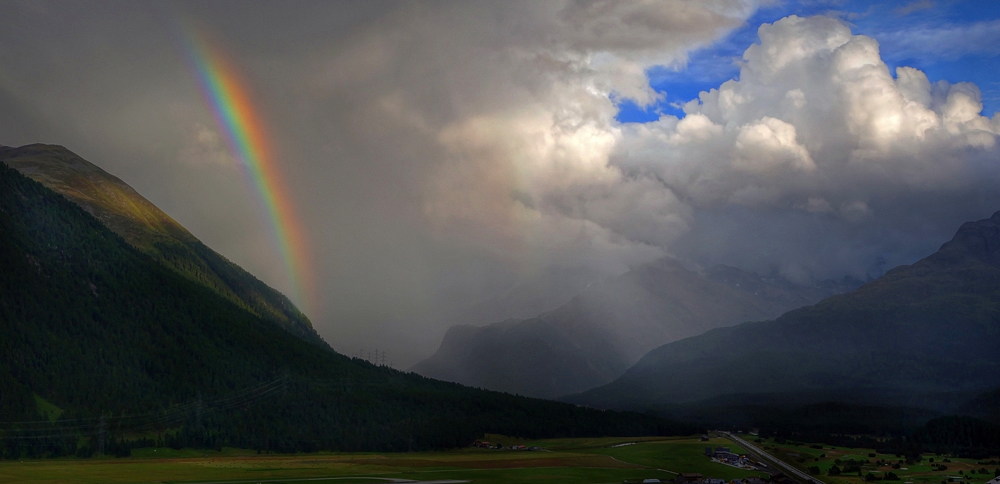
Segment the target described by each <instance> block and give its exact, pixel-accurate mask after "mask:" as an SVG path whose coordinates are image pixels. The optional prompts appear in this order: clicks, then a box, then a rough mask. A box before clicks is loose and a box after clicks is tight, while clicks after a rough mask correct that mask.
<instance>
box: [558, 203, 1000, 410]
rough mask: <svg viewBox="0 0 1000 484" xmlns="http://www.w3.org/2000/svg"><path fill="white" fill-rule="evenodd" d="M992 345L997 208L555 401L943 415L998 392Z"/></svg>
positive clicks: (999, 286) (997, 357)
mask: <svg viewBox="0 0 1000 484" xmlns="http://www.w3.org/2000/svg"><path fill="white" fill-rule="evenodd" d="M998 347H1000V212H997V213H995V214H994V215H993V216H992V217H991V218H988V219H984V220H979V221H976V222H967V223H965V224H963V225H962V226H961V228H959V229H958V231H957V233H956V234H955V236H954V238H952V239H951V240H950V241H948V242H947V243H945V244H944V245H942V246H941V248H940V250H938V251H937V252H935V253H934V254H931V255H930V256H928V257H926V258H924V259H922V260H920V261H918V262H916V263H914V264H912V265H908V266H900V267H896V268H894V269H892V270H890V271H889V272H888V273H886V274H885V275H884V276H883V277H881V278H879V279H878V280H875V281H872V282H870V283H868V284H866V285H864V286H862V287H861V288H858V289H857V290H855V291H852V292H849V293H847V294H843V295H839V296H834V297H831V298H828V299H826V300H824V301H822V302H820V303H818V304H816V305H813V306H810V307H805V308H801V309H798V310H795V311H791V312H789V313H786V314H784V315H782V316H781V317H779V318H777V319H775V320H771V321H760V322H748V323H744V324H741V325H738V326H735V327H730V328H718V329H714V330H711V331H708V332H706V333H705V334H702V335H700V336H695V337H692V338H687V339H684V340H680V341H675V342H673V343H670V344H667V345H664V346H661V347H659V348H657V349H655V350H653V351H650V352H649V353H648V354H647V355H645V356H644V357H643V358H642V359H641V360H639V362H638V363H636V364H635V365H634V366H633V367H632V368H630V369H629V370H628V371H627V372H626V373H625V374H624V375H623V376H622V377H621V378H619V379H617V380H615V381H614V382H612V383H609V384H607V385H605V386H602V387H599V388H595V389H593V390H590V391H587V392H583V393H581V394H579V395H574V396H571V397H567V398H566V399H565V400H566V401H570V402H574V403H580V404H586V405H592V406H597V407H602V408H619V409H620V408H630V409H649V408H657V407H661V408H662V407H664V406H668V405H671V404H681V403H693V402H697V401H700V400H706V399H713V398H715V399H718V398H720V397H726V398H727V399H728V401H731V402H738V401H743V402H748V403H755V402H767V403H771V404H774V403H782V402H799V403H801V402H807V401H809V400H812V401H828V400H839V401H847V402H852V403H858V402H867V403H871V404H881V405H890V404H908V405H916V406H928V405H930V406H934V405H935V404H942V402H943V404H944V406H945V407H947V406H948V405H950V406H951V408H955V407H957V404H959V403H962V402H963V401H965V400H968V399H969V398H971V397H972V396H974V395H975V394H977V393H981V392H984V391H987V390H991V389H995V388H997V387H1000V353H998V352H997V348H998ZM984 398H985V397H984ZM987 400H989V399H987ZM995 400H996V398H995V396H994V397H993V398H992V401H994V403H995ZM928 402H930V403H928ZM982 407H983V405H982V402H980V404H979V406H978V407H977V408H978V410H977V411H978V412H980V413H986V411H985V410H984V409H983V408H982ZM993 411H994V412H995V410H993Z"/></svg>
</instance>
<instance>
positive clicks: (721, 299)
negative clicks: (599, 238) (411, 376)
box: [412, 259, 843, 398]
mask: <svg viewBox="0 0 1000 484" xmlns="http://www.w3.org/2000/svg"><path fill="white" fill-rule="evenodd" d="M842 290H843V289H842V286H841V285H838V284H828V285H825V286H817V287H800V286H796V285H794V284H791V283H789V282H787V281H784V280H780V279H775V278H764V277H761V276H759V275H756V274H752V273H747V272H743V271H741V270H739V269H736V268H733V267H725V266H719V267H715V268H713V269H711V270H708V271H702V272H696V271H692V270H689V269H686V268H685V267H684V266H682V265H681V264H680V263H679V262H677V261H675V260H672V259H662V260H660V261H656V262H654V263H650V264H646V265H643V266H640V267H635V268H632V269H631V270H630V271H629V272H627V273H625V274H623V275H621V276H619V277H616V278H610V279H605V280H601V281H598V282H595V283H593V284H591V285H590V287H588V288H587V289H586V290H584V291H583V292H582V293H580V294H579V295H577V296H576V297H574V298H573V299H571V300H570V301H569V302H568V303H566V304H564V305H563V306H561V307H559V308H557V309H555V310H553V311H550V312H547V313H544V314H542V315H540V316H537V317H535V318H530V319H521V320H518V319H509V320H507V321H503V322H500V323H495V324H491V325H487V326H484V327H476V326H471V325H459V326H455V327H452V328H450V329H449V330H448V332H447V333H446V334H445V337H444V340H443V341H442V342H441V346H440V347H439V348H438V350H437V352H436V353H435V354H434V355H433V356H431V357H430V358H428V359H426V360H424V361H422V362H420V363H418V364H417V365H415V366H414V367H413V368H412V369H413V371H415V372H417V373H420V374H422V375H425V376H428V377H431V378H437V379H441V380H447V381H454V382H458V383H462V384H465V385H470V386H477V387H483V388H488V389H492V390H498V391H505V392H511V393H517V394H522V395H529V396H534V397H541V398H553V397H557V396H561V395H566V394H570V393H574V392H580V391H583V390H586V389H589V388H593V387H595V386H598V385H602V384H605V383H608V382H610V381H612V380H614V379H615V378H617V377H618V376H620V375H621V374H622V373H624V372H625V370H626V369H628V367H629V366H631V365H632V364H633V363H635V362H636V360H638V359H639V358H640V357H641V356H642V355H643V354H645V353H646V352H647V351H649V350H651V349H653V348H655V347H656V346H659V345H660V344H663V343H666V342H669V341H674V340H677V339H681V338H685V337H688V336H693V335H695V334H699V333H703V332H705V331H706V330H708V329H712V328H716V327H719V326H728V325H733V324H737V323H740V322H743V321H747V320H754V319H762V318H768V317H774V316H777V315H779V314H781V313H783V312H785V311H787V310H789V309H792V308H796V307H800V306H804V305H807V304H810V303H813V302H816V301H818V300H820V299H822V298H823V297H825V296H828V295H830V294H834V293H836V292H838V291H842Z"/></svg>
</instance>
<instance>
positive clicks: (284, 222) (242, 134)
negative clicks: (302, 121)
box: [184, 29, 314, 307]
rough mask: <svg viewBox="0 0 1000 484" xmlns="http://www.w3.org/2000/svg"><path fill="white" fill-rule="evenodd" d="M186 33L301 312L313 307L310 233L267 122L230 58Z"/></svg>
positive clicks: (203, 84)
mask: <svg viewBox="0 0 1000 484" xmlns="http://www.w3.org/2000/svg"><path fill="white" fill-rule="evenodd" d="M184 30H185V31H186V35H185V36H184V40H185V44H186V47H187V48H186V50H187V53H188V56H187V57H188V60H189V63H190V65H191V67H192V70H193V71H194V72H196V73H197V77H198V82H199V84H200V87H201V90H202V96H203V97H204V99H205V101H206V103H207V104H208V105H209V106H210V107H211V110H212V113H213V115H214V116H215V120H216V123H217V124H218V126H219V128H220V129H221V130H222V131H223V133H224V134H225V138H226V140H227V141H228V143H229V147H230V151H231V152H232V154H233V155H234V156H235V157H236V158H237V159H238V160H239V162H240V164H241V165H242V167H243V169H244V172H245V173H246V174H247V175H248V176H247V178H248V181H249V182H250V184H251V185H252V188H253V191H254V192H255V194H256V195H257V197H258V199H259V201H260V202H261V203H262V205H263V207H264V209H265V211H266V213H267V218H268V220H269V221H270V226H271V229H272V236H273V239H274V241H275V243H276V245H277V249H278V251H279V252H280V253H281V257H282V259H283V261H284V265H285V269H286V271H287V274H288V279H289V283H290V286H291V293H292V294H291V295H292V299H293V300H294V301H295V302H296V303H297V304H298V305H299V306H300V307H303V306H306V307H310V306H313V304H312V302H313V301H312V299H313V297H311V295H312V291H313V288H314V284H313V274H312V272H311V270H310V269H311V264H309V263H308V260H307V259H308V255H309V250H308V247H307V240H306V236H305V230H304V228H303V225H302V223H301V222H300V221H299V220H298V217H296V214H295V207H294V205H293V204H292V198H291V197H290V196H289V194H288V189H287V185H286V184H285V183H284V182H283V180H282V176H281V173H280V171H279V170H278V163H277V162H276V161H275V156H274V151H273V148H272V143H271V141H270V138H269V136H268V133H267V130H266V129H265V126H264V124H263V122H262V120H261V117H260V116H259V114H258V113H257V110H256V109H254V104H253V102H252V100H251V98H250V95H249V93H248V91H247V89H246V87H245V84H244V83H243V82H241V80H240V76H239V72H238V71H237V70H236V69H235V68H234V66H233V64H232V63H231V62H230V61H229V59H228V58H227V57H226V56H225V54H224V52H223V51H222V50H221V49H219V48H218V47H217V45H216V44H215V43H213V42H209V41H208V40H207V39H206V37H205V36H204V35H199V33H198V32H197V31H195V30H194V29H184ZM307 293H309V297H307V296H306V294H307Z"/></svg>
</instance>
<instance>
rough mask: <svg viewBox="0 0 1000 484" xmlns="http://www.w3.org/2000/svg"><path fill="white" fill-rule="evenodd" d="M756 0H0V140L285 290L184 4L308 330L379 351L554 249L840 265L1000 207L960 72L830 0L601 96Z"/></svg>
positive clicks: (613, 266) (690, 45)
mask: <svg viewBox="0 0 1000 484" xmlns="http://www.w3.org/2000/svg"><path fill="white" fill-rule="evenodd" d="M757 8H758V3H757V2H754V1H751V0H746V1H739V0H728V1H727V0H714V1H697V2H689V1H680V0H672V1H657V2H653V1H635V2H610V1H569V0H567V1H558V2H557V1H553V2H534V1H531V2H502V3H495V2H493V3H488V2H405V3H398V2H391V3H389V2H386V3H382V2H376V1H360V2H338V3H329V2H301V3H298V4H296V5H295V6H294V7H286V6H281V5H277V4H269V3H252V2H236V3H225V2H221V3H209V4H205V3H202V2H192V3H187V2H178V3H172V4H143V3H136V2H123V3H104V4H100V5H96V6H95V5H87V6H76V5H72V4H64V3H52V4H49V3H46V2H25V3H20V2H8V3H6V4H5V8H4V10H5V12H8V15H9V18H10V19H11V21H10V23H9V25H10V26H11V27H10V28H9V29H5V30H4V31H2V32H0V108H3V109H4V110H5V112H8V113H17V114H18V115H17V116H16V118H17V119H10V118H8V119H0V143H4V144H24V143H29V142H36V141H40V142H50V143H58V144H64V145H66V146H68V147H69V148H71V149H73V150H75V151H77V152H79V153H80V154H81V155H83V156H84V157H86V158H88V159H91V160H92V161H94V162H97V163H98V164H99V165H101V166H102V167H104V168H106V169H108V170H109V171H111V172H112V173H115V174H116V175H118V176H120V177H121V178H122V179H124V180H125V181H127V182H128V183H130V184H132V185H133V186H134V187H135V188H136V189H138V190H139V191H140V192H141V193H143V194H144V195H146V196H147V197H148V198H150V199H151V200H152V201H153V202H154V203H156V204H157V205H159V206H160V207H162V208H163V209H164V210H166V211H167V212H168V213H170V214H171V215H172V216H174V217H175V218H176V219H178V220H179V221H180V222H181V223H183V224H184V225H185V226H187V227H189V228H190V229H191V230H192V232H193V233H195V234H196V235H197V236H199V237H200V238H202V239H203V240H204V241H205V242H206V243H207V244H208V245H210V246H212V247H214V248H216V249H217V250H219V251H220V252H222V253H223V254H225V255H226V256H227V257H230V258H231V259H233V260H234V261H236V262H237V263H239V264H241V265H243V266H244V267H246V268H248V269H249V270H250V271H251V272H253V273H255V274H256V275H258V276H259V277H261V278H262V279H264V280H265V281H267V282H269V283H271V284H273V285H275V286H276V287H278V288H279V289H282V290H284V289H287V286H286V281H285V275H284V273H283V270H284V268H283V267H282V266H281V264H280V262H279V261H278V258H277V257H275V255H274V254H275V252H274V248H273V243H272V242H271V241H270V235H269V234H268V232H267V230H268V228H267V226H266V224H265V223H263V221H262V219H261V217H260V214H259V208H260V207H259V205H258V204H257V202H256V201H255V200H253V198H252V196H251V195H249V192H248V191H247V189H246V185H245V184H246V182H245V180H244V176H245V175H243V174H242V173H241V171H240V168H239V167H238V166H237V165H236V163H235V161H234V159H233V158H232V156H231V155H230V154H229V153H228V150H227V147H226V145H225V141H224V138H223V137H221V135H220V133H219V131H218V128H217V127H216V126H215V124H214V120H213V118H212V115H211V112H209V111H208V110H207V109H206V108H205V106H204V105H203V103H202V101H201V98H200V94H199V93H198V90H197V85H196V83H195V81H194V78H193V77H192V73H191V72H190V71H189V69H188V68H187V66H186V65H185V63H184V61H183V55H181V53H180V52H179V51H178V42H177V38H176V35H177V33H176V31H177V29H176V28H175V24H177V23H178V22H180V23H185V22H187V23H190V24H194V25H198V26H199V28H201V29H204V30H206V31H208V32H209V33H210V34H211V35H212V37H214V38H216V39H218V40H219V42H220V43H221V44H222V46H223V48H224V49H225V50H226V51H227V52H228V53H229V55H231V56H232V61H233V63H234V64H235V65H237V66H239V68H240V70H241V72H242V73H243V75H244V77H245V79H246V81H247V84H248V86H249V88H250V89H251V91H252V93H253V96H254V99H255V101H256V102H257V103H258V108H259V109H258V110H259V111H260V112H261V113H263V114H264V116H265V118H266V119H265V121H266V124H267V126H268V128H269V130H270V131H271V133H272V137H273V140H274V149H275V150H276V152H277V153H278V155H279V157H280V159H281V160H282V170H283V174H284V175H285V178H286V180H287V181H288V183H289V184H290V185H292V187H293V189H292V193H293V194H294V197H295V204H296V206H297V207H299V211H300V216H301V218H302V219H303V220H304V221H305V222H306V224H307V225H308V230H309V233H310V236H311V239H312V241H311V246H313V247H315V248H317V252H316V253H315V254H313V260H314V264H315V266H316V272H317V273H318V274H319V277H320V287H319V288H318V291H319V293H320V298H321V299H322V301H323V305H322V307H321V308H318V310H317V311H316V313H315V314H311V316H312V317H313V319H314V321H315V323H316V326H317V328H318V329H319V331H320V333H321V334H323V335H324V336H325V337H326V338H327V339H328V340H329V341H330V342H331V343H332V344H333V346H334V347H335V348H337V349H338V350H341V351H343V352H345V353H348V354H352V353H353V352H355V351H356V350H357V349H358V348H368V349H370V348H372V347H373V346H376V345H377V346H378V347H379V348H381V349H382V350H389V352H390V355H394V356H395V358H396V364H397V366H400V365H406V364H407V363H408V362H410V363H412V362H415V361H416V360H417V359H419V358H420V357H422V356H426V355H428V354H430V353H431V352H433V350H434V349H435V348H436V345H437V344H438V343H439V342H440V337H441V335H442V334H443V332H444V330H445V329H446V328H447V327H448V326H449V325H450V324H453V323H456V322H467V321H463V320H461V318H460V315H462V314H464V313H463V311H464V310H465V309H466V308H467V307H469V306H471V305H475V304H477V303H480V302H482V301H483V300H486V299H489V298H491V297H495V296H497V295H498V294H506V292H507V291H509V290H510V289H511V287H513V286H515V285H517V284H520V283H525V282H530V281H532V280H539V278H542V277H544V276H545V275H546V274H554V273H557V272H558V273H573V274H576V273H577V272H573V271H570V272H566V271H563V269H560V268H567V267H570V268H574V267H586V268H589V269H590V270H591V271H590V272H588V271H582V272H579V273H580V274H593V271H597V272H602V273H606V274H608V273H616V272H621V271H624V270H625V269H626V268H627V266H628V265H630V264H639V263H642V262H645V261H648V260H651V259H654V258H657V257H661V256H664V255H670V256H674V257H678V258H680V259H682V260H684V261H687V262H688V263H690V264H692V265H701V266H708V265H712V264H716V263H727V264H733V265H737V266H740V267H744V268H747V269H752V270H757V271H760V272H765V273H779V274H783V275H785V276H786V277H790V278H793V279H796V280H800V281H803V282H807V281H815V280H819V279H824V278H829V277H843V276H845V275H853V276H855V277H864V276H865V275H866V274H868V273H870V272H871V271H872V270H873V269H872V268H873V267H874V268H875V270H876V271H877V270H880V269H879V268H880V267H883V266H884V265H888V266H892V265H895V264H899V263H908V262H911V261H913V260H915V259H916V258H918V257H921V256H923V255H926V254H927V253H929V252H931V251H932V250H934V249H935V248H936V246H937V245H939V244H940V243H942V242H943V241H944V240H946V239H947V238H948V237H950V235H951V234H952V233H953V231H954V230H955V229H956V228H957V225H958V224H959V223H961V222H962V221H965V220H969V219H975V218H981V217H985V216H987V215H989V214H991V213H992V212H993V211H995V210H997V209H1000V190H997V188H998V187H1000V184H998V182H1000V179H998V178H1000V168H998V161H997V160H998V159H1000V157H998V154H1000V152H998V146H997V142H998V139H997V138H998V134H997V133H998V131H1000V121H998V119H997V118H996V117H994V118H993V119H988V118H985V117H983V116H981V115H980V111H981V103H980V99H979V96H980V93H979V90H978V89H977V87H976V86H974V85H971V84H961V83H960V84H948V83H946V82H942V81H937V80H934V79H928V78H927V76H925V75H924V74H923V73H921V72H920V71H918V70H915V69H910V68H906V67H901V68H899V69H897V70H896V72H890V71H889V69H888V67H887V66H886V65H885V63H884V62H883V61H882V60H881V57H880V54H879V48H878V43H877V42H876V41H875V40H874V39H871V38H868V37H865V36H861V35H853V34H852V32H851V29H850V27H849V26H848V25H847V24H845V23H843V22H842V21H840V20H836V19H832V18H827V17H809V18H799V17H788V18H785V19H782V20H780V21H777V22H775V23H773V24H765V25H763V26H761V27H760V29H759V37H760V40H759V43H757V44H754V45H752V46H749V48H748V49H747V50H746V52H745V54H744V56H743V59H742V62H741V65H740V74H739V77H738V78H737V79H734V80H731V81H728V82H726V83H723V84H722V85H720V86H717V87H716V88H715V89H711V90H708V91H706V92H703V93H702V94H701V96H699V98H698V99H695V100H692V101H691V102H689V103H687V104H686V105H685V106H684V113H685V115H684V116H682V117H675V116H663V117H661V118H660V119H659V120H658V121H656V122H653V123H648V124H621V123H618V122H617V121H615V115H616V113H617V110H618V108H617V103H618V102H621V101H623V100H631V101H633V102H635V103H637V104H639V105H640V106H642V105H649V104H652V103H654V102H656V101H658V100H660V99H661V96H662V93H658V92H656V91H654V90H653V89H651V88H650V86H649V79H648V78H647V75H646V73H647V71H648V70H649V69H651V68H653V67H654V66H671V67H672V68H676V69H683V68H684V65H685V63H686V62H687V58H688V54H689V53H690V52H692V51H693V50H694V49H698V48H699V47H703V46H707V45H710V44H711V43H712V42H715V41H717V40H719V39H721V38H723V37H724V36H725V35H726V34H727V33H728V32H730V31H731V30H732V29H734V28H737V27H739V26H740V25H742V24H743V23H744V22H745V20H746V19H747V18H749V17H750V16H751V15H753V14H754V12H756V10H757ZM894 41H895V40H894ZM668 94H669V93H668ZM880 261H881V262H880ZM559 271H563V272H559ZM540 287H541V286H540ZM538 296H539V297H540V298H544V297H545V295H544V294H539V295H538ZM514 309H516V308H514ZM511 314H513V313H511ZM511 314H507V313H503V311H499V312H496V313H495V314H493V317H495V319H496V320H499V319H504V318H505V317H509V316H510V315H511ZM487 318H488V316H487ZM472 322H477V323H486V322H491V321H489V320H481V321H472Z"/></svg>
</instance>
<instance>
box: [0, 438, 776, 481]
mask: <svg viewBox="0 0 1000 484" xmlns="http://www.w3.org/2000/svg"><path fill="white" fill-rule="evenodd" d="M486 440H490V441H491V442H493V443H500V444H503V445H504V446H505V447H510V446H512V445H515V444H525V445H527V446H529V447H530V446H537V447H540V448H542V449H543V450H540V451H527V450H520V451H512V450H488V449H479V448H470V449H459V450H452V451H443V452H414V453H351V454H344V453H318V454H297V455H273V454H272V455H266V454H265V455H258V454H256V453H255V452H252V451H245V450H239V449H223V451H222V452H216V451H201V450H198V451H195V450H181V451H175V450H172V449H163V448H161V449H136V450H134V451H133V456H132V457H129V458H123V459H117V458H114V457H105V458H91V459H77V458H65V459H36V460H24V461H16V462H15V461H4V462H0V482H4V483H22V482H24V483H27V482H32V483H57V482H59V483H62V482H79V483H108V484H111V483H153V482H157V483H161V482H169V483H203V484H207V483H210V482H211V483H214V482H226V483H229V484H233V483H265V482H269V483H279V482H331V483H335V484H353V483H362V482H364V483H369V484H371V483H378V482H401V481H418V482H423V483H425V484H429V483H430V482H455V481H467V482H475V483H517V482H545V483H621V482H623V481H625V480H629V481H640V482H641V480H642V479H650V478H656V479H661V480H664V481H667V480H669V481H673V480H674V479H675V478H676V476H677V473H685V472H697V473H701V474H703V475H704V476H706V477H718V478H721V479H725V480H727V481H729V480H731V479H734V478H741V477H749V476H757V475H762V474H761V473H758V472H751V471H744V470H740V469H736V468H733V467H729V466H725V465H723V464H719V463H716V462H712V461H710V460H709V459H708V458H707V457H705V455H704V449H705V447H706V446H709V445H725V446H730V447H732V446H733V445H732V443H731V442H730V441H728V440H724V439H714V438H713V439H712V440H711V441H709V442H702V441H700V440H699V439H698V438H690V437H684V438H671V437H652V438H650V437H637V438H598V439H557V440H538V441H527V440H519V439H514V438H508V437H503V436H487V439H486ZM633 442H634V443H635V444H634V445H624V446H622V445H620V444H626V443H633ZM734 451H739V450H738V449H734Z"/></svg>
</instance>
